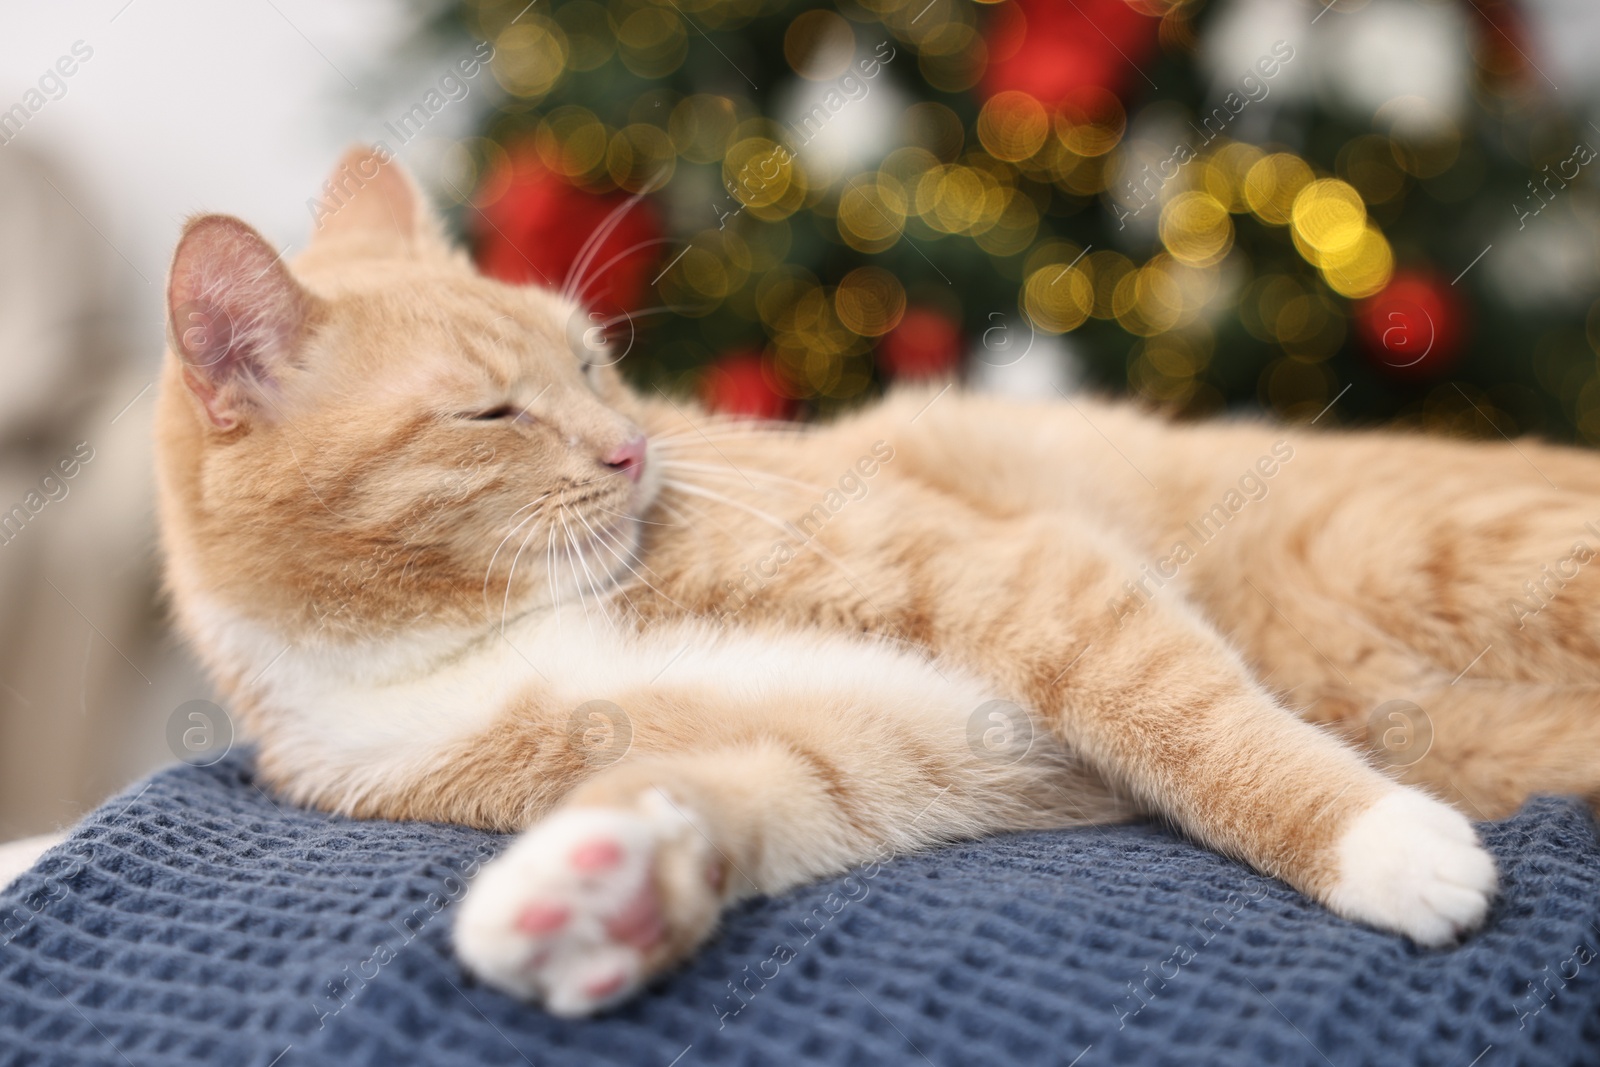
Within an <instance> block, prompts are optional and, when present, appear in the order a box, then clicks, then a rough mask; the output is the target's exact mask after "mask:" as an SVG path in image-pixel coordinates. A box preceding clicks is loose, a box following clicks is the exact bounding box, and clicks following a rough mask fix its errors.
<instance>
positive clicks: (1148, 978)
mask: <svg viewBox="0 0 1600 1067" xmlns="http://www.w3.org/2000/svg"><path fill="white" fill-rule="evenodd" d="M1483 830H1484V833H1485V835H1486V838H1487V841H1488V844H1489V846H1490V848H1492V849H1493V851H1494V853H1495V854H1496V856H1498V857H1499V860H1500V863H1501V871H1502V877H1503V885H1504V892H1503V896H1502V898H1501V899H1500V901H1499V903H1498V904H1497V905H1496V907H1495V909H1494V912H1493V914H1492V916H1491V918H1490V921H1489V925H1488V928H1487V929H1486V930H1484V931H1483V932H1482V933H1480V934H1478V935H1477V936H1476V937H1474V938H1473V939H1472V940H1470V941H1469V942H1467V943H1466V944H1465V945H1464V946H1463V947H1461V948H1458V949H1455V950H1453V951H1443V952H1426V951H1419V950H1418V949H1416V948H1414V947H1412V946H1410V945H1409V944H1407V943H1406V942H1405V941H1403V940H1402V939H1400V938H1398V937H1392V936H1387V935H1384V934H1379V933H1376V932H1374V931H1371V930H1366V929H1363V928H1361V927H1357V926H1354V925H1352V924H1350V923H1347V922H1344V921H1341V920H1339V919H1336V918H1334V917H1333V916H1331V915H1329V914H1327V913H1326V912H1324V911H1322V910H1321V909H1320V908H1318V907H1316V906H1315V905H1312V904H1310V903H1308V902H1307V901H1305V900H1303V899H1302V898H1300V897H1299V896H1297V895H1296V894H1295V893H1294V892H1292V891H1291V890H1289V889H1288V888H1286V887H1285V886H1283V885H1281V884H1279V883H1277V882H1274V881H1272V880H1271V879H1268V878H1263V877H1261V876H1259V875H1257V874H1254V873H1252V872H1251V871H1249V870H1247V869H1245V868H1244V867H1242V866H1240V865H1238V864H1236V863H1233V862H1230V861H1229V860H1226V859H1223V858H1221V857H1219V856H1217V855H1214V854H1213V853H1210V852H1207V851H1205V850H1203V849H1199V848H1196V847H1195V846H1193V845H1190V844H1187V843H1185V842H1183V841H1180V840H1178V839H1177V838H1175V837H1173V836H1171V835H1170V834H1168V833H1166V832H1164V831H1162V830H1161V829H1159V828H1157V827H1154V826H1128V827H1117V828H1113V829H1104V830H1100V829H1092V830H1074V831H1062V832H1054V833H1026V834H1014V835H1011V836H1007V837H1001V838H995V839H991V840H987V841H982V842H975V843H972V844H965V845H958V846H954V847H950V848H945V849H941V850H939V851H935V852H930V853H927V854H924V855H917V856H910V857H903V858H901V859H898V860H895V861H893V862H890V863H885V864H883V865H881V866H880V867H870V868H866V869H864V870H861V871H857V872H855V873H854V874H852V875H850V876H848V877H845V878H839V879H835V880H833V881H830V882H824V883H819V884H817V885H813V886H808V887H806V888H803V889H801V890H799V891H797V892H795V893H793V894H791V895H789V896H786V897H783V898H781V899H776V900H761V901H753V902H750V903H748V904H746V905H744V906H742V907H740V908H738V909H736V910H735V911H734V912H733V913H732V914H730V915H729V916H728V918H727V922H726V924H725V927H724V929H723V931H722V933H721V935H720V936H719V937H717V939H716V940H715V941H714V942H713V943H712V944H711V945H710V946H709V947H708V948H707V949H706V950H705V951H704V952H702V953H701V954H700V955H699V956H698V957H697V958H696V959H695V960H694V961H693V962H691V963H690V964H689V965H688V966H686V967H685V968H683V969H682V970H680V971H679V972H677V973H676V974H674V975H672V976H671V977H670V978H669V979H668V980H666V981H664V982H662V983H661V984H659V985H658V986H657V987H656V988H655V989H653V990H652V991H651V992H650V993H649V994H648V995H646V996H644V997H642V998H641V999H639V1000H637V1001H636V1002H634V1003H632V1004H629V1005H627V1006H625V1007H624V1008H622V1009H620V1010H618V1011H615V1012H613V1013H611V1014H609V1015H607V1016H605V1017H603V1018H601V1019H598V1020H592V1021H565V1020H557V1019H554V1018H551V1017H549V1016H547V1015H545V1014H543V1013H542V1012H540V1011H539V1010H537V1009H536V1008H530V1007H527V1006H524V1005H521V1004H518V1003H515V1002H513V1001H511V1000H510V999H508V998H506V997H504V996H502V995H500V994H499V993H497V992H495V991H493V990H491V989H487V988H485V987H483V986H481V985H478V984H477V983H475V982H474V981H473V980H472V979H471V978H469V977H468V976H467V975H465V974H464V973H463V972H462V971H461V969H460V967H458V966H457V965H456V963H455V962H454V960H453V959H452V957H451V953H450V947H449V929H448V928H449V923H450V916H451V905H452V904H453V902H454V901H456V900H458V899H460V897H461V896H462V894H464V893H466V892H470V891H471V890H470V876H471V875H472V873H474V872H475V871H476V869H477V867H478V866H479V865H480V864H481V863H482V862H483V861H484V859H486V858H487V857H489V856H491V855H493V854H494V853H495V852H496V851H498V850H499V849H500V848H502V847H504V845H505V839H504V838H502V837H499V836H497V835H493V834H486V833H480V832H477V831H472V830H465V829H461V828H459V827H451V826H437V825H431V824H417V823H380V822H354V821H351V820H348V819H340V818H332V817H329V816H326V815H322V814H318V813H315V812H309V811H301V810H298V809H294V808H290V807H287V806H284V805H280V804H279V803H277V802H276V801H275V800H274V798H272V797H271V796H269V795H268V794H267V793H266V792H264V791H262V789H260V788H259V787H257V786H256V785H255V783H254V782H253V780H252V778H251V771H250V765H249V762H248V760H243V759H237V758H230V759H228V760H225V761H223V762H221V763H219V764H217V765H215V766H213V767H210V768H204V769H201V768H194V767H177V768H174V769H171V770H168V771H164V772H162V773H160V774H158V775H156V776H155V777H154V778H152V779H151V780H150V781H148V782H146V783H144V784H141V785H139V786H136V787H134V788H133V789H131V790H129V791H128V792H127V793H126V794H124V795H123V796H120V797H118V798H116V799H115V800H112V801H111V802H110V803H108V804H106V805H105V807H103V808H101V809H100V810H99V811H98V812H96V813H95V814H93V815H92V816H90V817H89V818H88V819H87V820H85V821H84V823H83V824H82V825H81V826H80V827H79V828H78V829H77V830H76V831H75V832H74V833H73V835H72V837H71V838H70V839H69V840H68V841H67V842H66V843H65V844H64V845H62V846H61V847H59V848H56V849H54V850H53V851H51V852H50V853H48V854H47V855H46V856H45V857H44V858H43V859H42V860H41V861H40V862H39V863H38V865H37V866H36V867H35V868H34V869H33V870H32V871H31V872H29V873H28V874H26V875H24V876H23V877H22V879H21V880H20V881H18V882H17V883H16V884H15V885H13V886H12V887H11V888H10V889H9V890H8V891H7V892H6V893H5V894H4V895H3V896H0V923H3V930H0V1064H5V1065H8V1067H9V1065H12V1064H75V1065H76V1064H106V1065H118V1067H130V1065H133V1067H147V1065H151V1067H153V1065H161V1067H168V1065H181V1064H226V1065H235V1064H241V1065H256V1067H268V1065H275V1067H305V1065H323V1064H325V1065H330V1067H331V1065H338V1067H353V1065H362V1064H381V1065H385V1067H391V1065H394V1064H405V1063H427V1064H447V1063H474V1064H512V1065H515V1064H530V1065H531V1064H536V1065H538V1067H546V1065H567V1064H571V1065H576V1067H593V1065H606V1064H619V1065H620V1064H626V1065H649V1067H700V1065H708V1064H750V1065H754V1064H763V1065H771V1064H776V1065H789V1064H849V1065H855V1064H861V1065H867V1064H919V1065H920V1064H925V1063H926V1064H932V1065H935V1067H958V1065H967V1064H985V1065H988V1064H1030V1065H1031V1064H1060V1065H1063V1067H1065V1065H1070V1064H1077V1065H1079V1067H1099V1065H1102V1064H1137V1065H1139V1067H1162V1065H1167V1064H1171V1065H1180V1064H1181V1065H1183V1067H1196V1065H1211V1064H1217V1065H1230V1067H1231V1065H1238V1064H1272V1065H1300V1064H1305V1065H1316V1067H1326V1065H1334V1067H1354V1065H1357V1064H1384V1065H1390V1064H1439V1065H1442V1067H1509V1065H1512V1064H1522V1065H1556V1064H1560V1065H1567V1064H1600V843H1597V840H1596V832H1595V826H1594V823H1593V821H1592V820H1591V818H1590V816H1589V814H1588V812H1587V810H1586V809H1585V808H1584V807H1583V806H1582V805H1580V804H1578V803H1577V802H1574V801H1564V800H1554V799H1547V800H1540V801H1537V802H1535V803H1533V804H1530V805H1529V806H1528V807H1527V808H1526V809H1525V810H1524V811H1523V812H1521V813H1520V814H1519V815H1517V816H1516V817H1515V818H1513V819H1510V820H1507V821H1506V822H1503V823H1498V824H1488V825H1485V826H1484V827H1483Z"/></svg>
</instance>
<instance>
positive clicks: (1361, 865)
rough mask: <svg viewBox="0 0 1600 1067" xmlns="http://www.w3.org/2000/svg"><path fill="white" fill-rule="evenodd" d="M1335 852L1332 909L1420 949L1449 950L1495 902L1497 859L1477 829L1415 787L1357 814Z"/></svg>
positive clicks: (1457, 813)
mask: <svg viewBox="0 0 1600 1067" xmlns="http://www.w3.org/2000/svg"><path fill="white" fill-rule="evenodd" d="M1334 850H1335V853H1336V855H1337V858H1338V865H1339V878H1338V881H1337V882H1336V883H1335V884H1334V886H1333V889H1332V890H1331V891H1330V892H1329V894H1328V900H1327V903H1328V907H1329V908H1331V909H1333V910H1334V911H1336V912H1338V913H1339V914H1340V915H1343V916H1345V917H1346V918H1348V919H1355V920H1357V921H1359V922H1364V923H1370V924H1371V925H1373V926H1377V927H1381V928H1382V929H1385V930H1394V931H1397V932H1398V933H1402V934H1405V935H1406V936H1407V937H1409V938H1411V940H1413V941H1415V942H1417V943H1418V944H1419V945H1430V946H1437V945H1447V944H1450V943H1451V942H1453V941H1455V940H1457V939H1458V938H1460V937H1461V935H1462V934H1465V933H1467V932H1468V931H1470V930H1473V929H1475V928H1476V927H1477V926H1478V925H1479V924H1481V923H1482V922H1483V917H1484V915H1485V914H1486V913H1487V912H1488V910H1489V902H1490V901H1491V900H1493V899H1494V894H1495V886H1496V881H1497V876H1496V873H1495V866H1494V860H1493V859H1492V858H1491V857H1490V855H1489V854H1488V853H1487V852H1485V851H1484V850H1483V848H1482V846H1480V845H1479V844H1478V836H1477V834H1476V833H1474V832H1473V829H1472V824H1471V823H1469V822H1468V821H1467V820H1466V818H1465V816H1463V815H1462V814H1461V813H1460V812H1458V811H1456V810H1455V809H1454V808H1451V807H1448V806H1446V805H1444V804H1441V803H1439V802H1438V801H1437V800H1434V799H1432V798H1431V797H1429V796H1427V795H1426V794H1424V793H1421V792H1419V791H1418V790H1415V789H1397V790H1396V791H1395V792H1393V793H1390V794H1389V795H1388V796H1386V797H1384V798H1383V799H1382V800H1380V801H1378V802H1377V803H1376V804H1374V805H1373V806H1372V807H1370V808H1368V809H1367V810H1366V811H1364V812H1362V813H1361V814H1360V815H1358V816H1356V818H1355V821H1354V822H1352V823H1351V824H1350V828H1349V829H1348V830H1346V831H1345V833H1344V836H1343V837H1342V838H1340V839H1339V842H1338V844H1337V845H1335V846H1334Z"/></svg>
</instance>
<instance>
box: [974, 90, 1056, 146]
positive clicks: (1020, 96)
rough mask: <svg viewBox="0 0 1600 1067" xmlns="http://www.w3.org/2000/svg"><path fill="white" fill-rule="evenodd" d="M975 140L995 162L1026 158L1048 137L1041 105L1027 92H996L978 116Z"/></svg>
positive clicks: (1047, 128) (1047, 121)
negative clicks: (980, 143)
mask: <svg viewBox="0 0 1600 1067" xmlns="http://www.w3.org/2000/svg"><path fill="white" fill-rule="evenodd" d="M977 128H978V140H979V141H980V142H982V144H983V147H984V148H985V149H987V150H988V152H989V154H990V155H992V156H994V158H996V159H1005V160H1019V159H1027V158H1028V157H1029V156H1031V155H1033V154H1034V153H1035V152H1037V151H1039V149H1040V148H1041V147H1042V146H1043V145H1044V141H1045V138H1046V137H1048V136H1049V135H1050V116H1049V114H1048V113H1046V111H1045V109H1044V105H1043V104H1041V103H1039V101H1037V100H1035V99H1034V98H1033V97H1031V96H1029V95H1028V94H1027V93H1022V92H1005V93H996V94H995V95H994V96H992V97H990V98H989V100H988V102H987V103H985V104H984V105H983V110H982V111H980V112H979V113H978V127H977Z"/></svg>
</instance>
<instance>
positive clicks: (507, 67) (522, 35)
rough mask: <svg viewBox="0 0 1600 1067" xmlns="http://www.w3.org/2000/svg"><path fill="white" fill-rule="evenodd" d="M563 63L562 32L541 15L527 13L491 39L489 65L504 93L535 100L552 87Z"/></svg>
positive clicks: (564, 39)
mask: <svg viewBox="0 0 1600 1067" xmlns="http://www.w3.org/2000/svg"><path fill="white" fill-rule="evenodd" d="M566 64H567V34H566V31H564V30H563V29H562V28H561V27H560V26H558V25H556V24H555V23H554V22H552V21H550V20H549V19H547V18H544V17H543V16H541V15H530V16H529V17H527V18H526V19H524V20H522V21H521V22H518V23H516V24H515V25H512V26H508V27H507V28H506V29H505V30H504V31H503V32H502V33H501V34H500V36H499V37H498V38H496V39H495V42H494V59H493V60H491V61H490V64H489V66H490V69H491V70H492V71H493V72H494V79H495V81H497V82H499V83H500V87H501V88H502V89H504V90H505V91H506V92H508V93H510V94H511V95H512V96H520V97H523V98H525V99H530V100H536V99H538V98H540V97H542V96H544V95H545V94H546V93H548V92H549V91H550V90H551V89H553V88H555V84H556V82H557V81H559V80H560V79H561V75H562V73H563V72H565V70H566Z"/></svg>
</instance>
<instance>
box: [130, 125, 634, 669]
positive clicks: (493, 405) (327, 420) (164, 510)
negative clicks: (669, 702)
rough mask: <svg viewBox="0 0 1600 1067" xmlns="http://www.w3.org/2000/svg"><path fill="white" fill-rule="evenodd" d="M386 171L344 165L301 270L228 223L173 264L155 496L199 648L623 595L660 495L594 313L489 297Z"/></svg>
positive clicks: (391, 167)
mask: <svg viewBox="0 0 1600 1067" xmlns="http://www.w3.org/2000/svg"><path fill="white" fill-rule="evenodd" d="M385 159H386V156H385V155H384V154H383V153H381V152H373V151H370V150H356V151H353V152H351V153H350V154H348V155H347V156H346V157H345V159H344V160H343V161H342V162H341V164H340V166H339V168H338V169H336V171H335V172H334V177H333V180H332V181H331V182H330V184H329V185H328V186H327V187H325V190H324V197H323V199H322V201H321V202H320V203H319V204H318V205H317V206H318V208H319V210H318V212H317V213H316V214H317V216H318V223H319V225H318V228H317V230H316V232H315V233H314V235H313V236H312V239H311V241H310V244H309V246H308V247H307V248H306V250H305V251H304V252H302V253H301V254H300V255H298V256H297V257H295V259H294V261H293V262H292V264H291V263H286V262H285V261H284V259H283V258H282V256H281V254H280V253H279V251H278V250H276V249H274V248H273V247H271V246H270V245H269V244H268V243H267V242H266V241H265V240H264V239H262V237H261V236H260V235H259V234H258V233H256V232H255V231H254V230H253V229H251V228H250V227H249V226H247V225H246V224H245V223H243V222H241V221H239V220H238V219H235V218H231V217H228V216H223V215H205V216H201V217H199V218H195V219H192V220H191V221H190V222H189V224H188V225H187V226H186V227H185V229H184V231H183V236H182V238H181V239H180V241H179V243H178V248H177V251H176V253H175V255H174V257H173V263H172V272H171V277H170V279H169V282H168V288H167V304H168V307H167V311H168V323H169V337H168V349H167V353H166V357H165V365H164V368H163V373H162V379H161V396H160V399H159V402H158V413H157V462H158V480H159V485H160V490H161V519H162V533H163V541H164V547H165V550H166V553H167V557H168V564H167V568H168V583H169V586H170V589H171V591H172V594H173V597H174V600H175V603H176V607H177V609H178V613H179V616H180V618H181V619H182V621H183V622H184V623H185V624H186V627H187V628H188V629H189V630H190V631H191V633H192V634H194V635H195V636H197V637H201V638H202V639H203V637H204V631H205V629H206V628H207V627H206V623H205V622H204V621H203V616H204V614H205V613H206V612H207V611H222V612H227V613H229V614H231V615H235V616H242V617H244V618H246V619H248V620H250V621H252V622H255V623H257V624H261V625H264V626H266V627H268V628H270V629H272V630H275V631H277V632H280V633H282V634H283V635H284V636H285V637H287V638H293V639H301V638H304V637H306V636H308V635H309V634H310V633H313V632H315V633H319V634H324V635H326V636H327V637H329V638H332V639H339V638H360V637H372V636H382V635H384V634H387V633H393V632H395V631H397V630H400V629H403V628H406V627H410V626H418V625H421V626H473V625H476V624H478V623H485V622H489V621H491V620H492V621H493V622H494V623H499V621H500V620H501V619H502V618H503V617H505V616H507V615H511V616H515V615H516V614H519V613H521V612H523V611H526V610H529V609H531V608H537V607H539V606H540V605H542V604H546V603H549V602H550V601H551V600H552V598H553V597H554V596H561V595H564V596H567V597H568V598H572V597H573V596H574V594H575V589H573V588H572V585H573V583H574V582H575V581H584V582H586V583H600V584H602V585H603V584H604V583H606V582H608V581H611V580H613V579H614V578H616V577H619V576H621V575H622V574H623V573H624V572H625V567H626V563H625V562H624V561H625V560H626V558H627V556H628V554H629V552H631V551H632V549H633V548H634V547H635V545H636V541H637V537H638V530H639V522H638V518H637V517H638V516H639V515H640V514H641V513H642V511H643V510H644V509H645V508H646V507H647V506H648V505H649V503H650V500H651V498H652V496H653V495H654V493H655V492H656V491H657V487H658V485H659V479H658V477H657V476H656V473H655V471H654V469H653V465H652V463H651V459H650V456H649V454H648V445H647V439H646V437H645V434H644V429H645V424H646V423H647V422H648V421H649V419H648V411H647V408H646V406H645V405H644V404H643V403H642V402H641V401H640V400H639V399H638V398H637V397H636V396H635V395H634V394H632V393H630V392H629V390H628V389H627V388H626V387H625V386H624V385H623V383H622V381H621V379H620V377H619V376H618V374H617V372H616V370H615V368H614V367H613V366H611V365H610V364H611V363H612V362H613V360H612V359H610V358H609V357H608V356H607V355H606V350H605V349H604V348H603V347H602V346H601V345H599V344H598V343H596V338H595V335H594V333H593V331H592V330H590V331H588V332H583V331H581V330H580V331H578V332H577V333H576V334H575V333H574V329H573V327H572V324H573V323H578V324H581V326H584V327H587V326H591V325H592V324H591V323H589V322H587V321H586V320H584V319H583V318H582V317H581V314H580V309H579V308H577V307H576V306H575V305H574V304H573V303H572V302H571V301H569V300H566V299H564V298H562V297H560V296H558V295H557V294H556V293H554V292H552V291H549V290H546V289H542V288H538V287H532V286H528V287H521V286H512V285H505V284H502V283H500V282H496V281H493V280H491V279H487V278H484V277H482V276H480V275H479V274H478V273H477V272H476V271H475V270H474V269H473V268H472V265H471V264H470V262H469V261H468V260H467V259H466V258H465V256H463V255H462V254H460V253H459V252H457V251H455V250H453V249H451V248H450V247H449V246H448V244H447V243H446V241H445V240H444V239H443V237H442V236H441V233H442V228H441V227H440V225H439V224H438V222H437V220H436V219H435V218H434V217H433V216H432V214H431V213H430V211H429V208H428V206H427V204H426V203H425V202H424V201H423V200H422V198H421V197H420V196H419V195H418V193H417V192H416V189H415V186H414V185H413V183H412V182H411V180H410V179H409V178H408V177H407V176H406V175H405V174H404V173H402V172H401V171H400V170H399V168H398V165H397V164H395V163H393V162H385ZM552 585H555V586H557V587H558V588H556V589H554V590H553V589H552ZM562 585H565V586H566V588H559V587H560V586H562ZM196 631H199V632H198V633H197V632H196Z"/></svg>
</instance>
